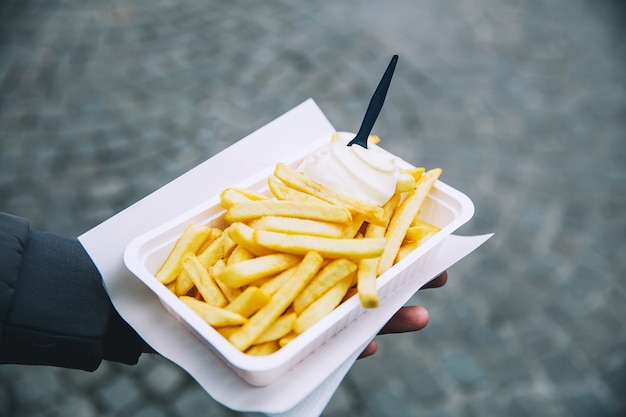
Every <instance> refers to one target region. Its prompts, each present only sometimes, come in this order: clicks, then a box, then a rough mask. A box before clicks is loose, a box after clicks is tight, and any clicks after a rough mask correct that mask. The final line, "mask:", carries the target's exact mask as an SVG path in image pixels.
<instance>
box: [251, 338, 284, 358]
mask: <svg viewBox="0 0 626 417" xmlns="http://www.w3.org/2000/svg"><path fill="white" fill-rule="evenodd" d="M278 349H280V345H279V343H278V340H270V341H268V342H264V343H259V344H255V345H253V346H250V347H249V348H248V350H246V353H247V354H248V355H252V356H266V355H271V354H272V353H274V352H276V351H277V350H278Z"/></svg>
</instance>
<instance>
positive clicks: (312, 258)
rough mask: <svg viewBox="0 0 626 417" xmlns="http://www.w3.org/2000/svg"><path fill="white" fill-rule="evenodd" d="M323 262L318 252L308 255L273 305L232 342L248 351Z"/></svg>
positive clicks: (268, 305)
mask: <svg viewBox="0 0 626 417" xmlns="http://www.w3.org/2000/svg"><path fill="white" fill-rule="evenodd" d="M323 262H324V258H322V256H321V255H320V254H318V253H317V252H313V251H311V252H309V253H307V254H306V255H305V256H304V258H303V259H302V262H300V263H299V264H298V267H297V268H296V271H295V272H294V275H293V277H292V279H290V280H289V281H287V282H286V283H285V285H284V286H283V287H281V288H280V289H279V290H278V291H277V292H276V293H275V294H274V296H273V298H272V302H271V303H268V304H267V305H265V307H263V308H261V309H260V310H259V311H258V312H257V313H256V314H255V315H253V316H252V317H251V318H250V319H249V320H248V322H247V323H246V324H244V325H243V326H242V327H241V329H239V330H238V331H236V332H235V333H233V334H232V335H231V336H230V338H229V340H230V342H231V343H232V344H233V345H235V347H237V348H238V349H239V350H241V351H245V350H246V349H248V347H250V346H251V345H252V342H253V341H254V340H255V339H256V338H258V337H259V335H261V334H262V333H263V332H265V331H266V330H267V329H268V328H269V327H270V326H271V325H272V324H273V323H274V322H275V321H276V319H277V318H278V317H279V316H280V315H281V314H282V313H283V311H285V310H286V309H287V307H289V305H290V304H291V303H292V302H293V299H294V298H295V297H296V296H297V295H298V293H299V292H300V291H302V288H304V287H305V286H306V285H307V284H308V283H309V281H310V280H311V279H312V278H313V277H314V276H315V274H316V273H317V271H318V270H319V268H320V267H321V266H322V263H323Z"/></svg>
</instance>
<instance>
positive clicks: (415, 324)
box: [380, 306, 430, 334]
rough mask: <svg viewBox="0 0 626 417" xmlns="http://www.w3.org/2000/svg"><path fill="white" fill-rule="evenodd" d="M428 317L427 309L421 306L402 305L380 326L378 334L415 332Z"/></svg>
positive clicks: (421, 327)
mask: <svg viewBox="0 0 626 417" xmlns="http://www.w3.org/2000/svg"><path fill="white" fill-rule="evenodd" d="M429 319H430V316H429V315H428V311H427V310H426V309H425V308H424V307H422V306H410V307H402V308H401V309H400V310H398V311H397V312H396V314H394V315H393V317H392V318H391V320H389V321H388V322H387V324H386V325H385V327H383V328H382V330H381V331H380V334H389V333H406V332H416V331H418V330H422V329H423V328H424V327H426V325H427V324H428V320H429Z"/></svg>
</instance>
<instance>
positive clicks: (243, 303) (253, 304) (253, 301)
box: [225, 287, 272, 318]
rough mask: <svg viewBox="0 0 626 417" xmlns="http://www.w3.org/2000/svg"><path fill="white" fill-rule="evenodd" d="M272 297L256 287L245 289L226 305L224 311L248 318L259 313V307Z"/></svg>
mask: <svg viewBox="0 0 626 417" xmlns="http://www.w3.org/2000/svg"><path fill="white" fill-rule="evenodd" d="M271 299H272V297H270V295H269V294H266V293H264V292H263V291H261V290H260V289H258V288H257V287H248V288H246V289H245V290H244V291H243V292H242V293H241V294H240V295H239V297H237V298H236V299H234V300H233V301H232V302H231V303H230V304H228V305H227V306H226V307H225V309H226V310H228V311H232V312H233V313H237V314H241V315H242V316H244V317H247V318H249V317H250V316H252V315H253V314H254V313H256V312H257V311H259V309H260V308H261V307H263V306H264V305H265V304H267V303H269V302H270V300H271Z"/></svg>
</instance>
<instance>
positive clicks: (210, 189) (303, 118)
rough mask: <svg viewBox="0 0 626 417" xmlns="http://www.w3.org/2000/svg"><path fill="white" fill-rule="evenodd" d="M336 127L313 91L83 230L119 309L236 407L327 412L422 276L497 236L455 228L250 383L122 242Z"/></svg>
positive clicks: (303, 415)
mask: <svg viewBox="0 0 626 417" xmlns="http://www.w3.org/2000/svg"><path fill="white" fill-rule="evenodd" d="M334 131H335V129H334V128H333V126H332V125H331V124H330V122H328V120H327V119H326V117H325V116H324V115H323V113H322V112H321V110H320V109H319V108H318V107H317V105H316V104H315V102H314V101H313V100H311V99H309V100H307V101H305V102H304V103H302V104H301V105H299V106H297V107H295V108H294V109H292V110H291V111H289V112H288V113H285V114H284V115H282V116H281V117H279V118H277V119H275V120H274V121H272V122H270V123H269V124H267V125H266V126H264V127H262V128H261V129H259V130H257V131H256V132H254V133H252V134H251V135H249V136H247V137H246V138H244V139H242V140H240V141H239V142H237V143H235V144H234V145H232V146H231V147H229V148H227V149H226V150H224V151H222V152H221V153H219V154H218V155H216V156H214V157H213V158H211V159H209V160H207V161H206V162H204V163H202V164H200V165H199V166H197V167H195V168H193V169H192V170H190V171H189V172H187V173H186V174H184V175H182V176H181V177H179V178H177V179H176V180H174V181H172V182H170V183H169V184H167V185H165V186H164V187H162V188H160V189H159V190H157V191H156V192H154V193H152V194H150V195H149V196H147V197H145V198H144V199H142V200H140V201H138V202H137V203H135V204H133V205H132V206H130V207H129V208H127V209H125V210H124V211H122V212H120V213H118V214H117V215H115V216H113V217H112V218H110V219H108V220H107V221H105V222H103V223H101V224H100V225H98V226H96V227H95V228H93V229H91V230H89V231H87V232H86V233H84V234H83V235H81V236H80V237H79V240H80V242H81V243H82V244H83V246H84V247H85V249H86V250H87V252H88V253H89V255H90V256H91V257H92V259H93V261H94V263H95V264H96V266H97V267H98V269H99V271H100V273H101V274H102V276H103V279H104V283H105V286H106V288H107V291H108V293H109V296H110V297H111V300H112V302H113V305H114V306H115V308H116V309H117V310H118V312H119V313H120V315H121V316H122V317H123V318H124V319H125V320H126V321H127V322H128V323H129V324H131V325H132V326H133V328H134V329H135V330H136V331H137V332H138V333H139V334H140V335H141V337H142V338H144V340H146V342H147V343H149V344H150V345H151V346H152V347H153V348H154V349H155V350H156V351H158V352H159V353H160V354H161V355H163V356H164V357H166V358H168V359H170V360H171V361H172V362H174V363H176V364H177V365H179V366H180V367H181V368H183V369H185V370H186V371H187V372H188V373H189V374H190V375H191V376H193V377H194V378H195V379H196V380H197V382H198V383H199V384H200V385H201V386H202V387H203V389H204V390H205V391H206V392H207V393H208V394H209V395H211V396H212V397H213V398H214V399H216V400H217V401H219V402H221V403H222V404H224V405H225V406H227V407H229V408H232V409H235V410H239V411H256V412H263V413H267V414H274V415H280V416H285V417H287V416H289V417H309V416H317V415H319V414H321V413H322V411H323V409H324V408H325V406H326V404H327V403H328V401H329V400H330V398H331V397H332V395H333V393H334V392H335V390H336V389H337V387H338V386H339V384H340V382H341V380H342V379H343V377H344V376H345V374H346V373H347V372H348V370H349V369H350V367H351V366H352V364H353V363H354V361H355V360H356V358H357V357H358V354H359V353H360V352H361V350H362V349H363V347H364V346H365V345H366V344H367V342H368V341H369V340H371V338H373V337H374V335H375V334H376V333H377V332H378V330H379V329H380V328H381V327H382V326H383V325H384V324H385V322H386V320H387V318H388V317H390V316H391V315H392V314H393V312H395V311H396V310H397V309H398V308H400V307H401V306H402V305H403V304H404V303H406V301H407V300H408V299H409V298H410V297H411V295H412V294H413V293H414V292H415V291H417V290H418V289H419V288H420V287H421V286H423V285H424V284H425V283H427V282H428V281H430V279H432V278H434V277H435V276H436V275H438V274H439V273H440V272H442V271H443V270H445V269H448V268H449V267H450V266H451V265H453V264H454V263H456V262H458V261H459V260H460V259H462V258H463V257H465V256H467V254H469V253H470V252H472V251H473V250H474V249H476V248H477V247H478V246H480V245H481V244H482V243H483V242H485V241H486V240H487V239H488V238H489V237H490V235H485V236H476V237H464V238H462V237H458V236H450V237H448V238H447V239H446V240H445V241H444V242H443V245H442V247H441V249H440V250H439V252H438V255H437V256H436V257H435V258H434V259H433V261H432V262H429V263H428V265H427V266H426V267H425V268H424V269H423V270H422V271H420V272H419V274H418V276H416V277H415V278H414V279H413V280H412V281H411V283H410V288H408V287H406V288H403V291H401V292H400V294H394V295H393V296H391V297H389V298H388V299H386V300H385V302H384V303H383V304H382V305H381V307H379V308H378V309H375V310H369V311H368V312H367V313H365V314H366V315H367V317H366V318H365V320H359V321H357V322H356V323H354V324H353V325H351V326H349V327H348V328H346V329H345V330H344V331H342V332H341V333H339V334H338V335H337V336H335V337H334V338H333V339H331V341H329V342H328V343H327V344H326V345H324V346H322V348H320V349H319V350H318V351H316V352H315V353H314V354H312V355H311V356H309V357H308V358H307V359H306V360H304V361H303V362H302V363H300V364H299V365H298V366H297V367H296V368H294V369H293V370H292V371H290V372H288V373H287V374H285V375H284V376H283V377H282V378H281V379H279V380H278V381H277V382H275V383H273V384H271V385H269V386H266V387H253V386H251V385H249V384H247V383H245V382H244V381H243V380H242V379H241V378H239V377H238V376H237V375H236V374H235V373H234V372H233V371H232V370H231V369H230V368H229V367H228V366H226V365H225V364H224V363H223V362H222V361H221V360H220V359H219V358H217V357H216V356H215V355H214V354H213V353H211V352H210V351H209V350H208V349H207V348H206V347H205V346H204V345H203V344H202V343H201V342H200V341H199V340H198V339H196V338H195V337H194V336H193V335H192V334H191V333H189V332H188V331H187V330H185V329H184V328H183V327H182V326H181V325H180V324H179V323H178V322H177V321H176V320H175V319H174V318H173V317H172V316H170V315H169V314H168V313H167V312H166V311H165V309H164V308H163V307H162V306H161V304H160V302H159V301H158V299H157V297H156V296H155V295H154V294H153V293H152V292H151V291H150V290H148V289H147V288H146V287H145V286H144V285H143V284H142V283H141V282H140V281H139V280H138V279H136V278H135V277H134V276H133V275H132V274H130V273H129V271H128V270H127V269H126V267H125V266H124V263H123V253H124V250H125V248H126V246H127V245H128V243H129V242H130V241H131V240H132V239H133V238H134V237H136V236H138V235H140V234H142V233H145V232H147V231H148V230H150V229H152V228H154V227H156V226H158V225H160V224H162V223H164V222H166V221H167V220H170V219H171V218H173V217H175V216H176V215H178V214H180V213H182V212H185V211H186V210H188V209H190V208H192V207H194V206H196V205H197V204H199V203H200V202H202V201H203V200H206V199H207V198H211V197H213V196H215V195H216V194H217V193H219V192H220V191H222V189H224V188H225V187H227V186H230V185H233V184H236V183H238V182H241V181H243V180H245V179H246V178H248V177H249V176H250V175H252V174H253V173H255V172H257V171H259V170H261V169H263V168H265V167H267V166H268V165H269V164H274V163H276V162H277V161H279V160H280V159H281V158H286V157H287V156H288V155H290V154H292V153H295V152H297V151H299V150H301V149H303V148H306V147H307V146H308V144H310V143H311V142H313V141H315V139H317V138H319V137H320V136H322V135H330V134H332V133H333V132H334ZM285 138H287V139H288V140H285ZM251 155H254V158H251V157H250V156H251ZM207 179H211V181H212V182H211V181H207ZM198 184H203V189H204V192H203V193H199V192H198ZM172 202H175V204H172Z"/></svg>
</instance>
